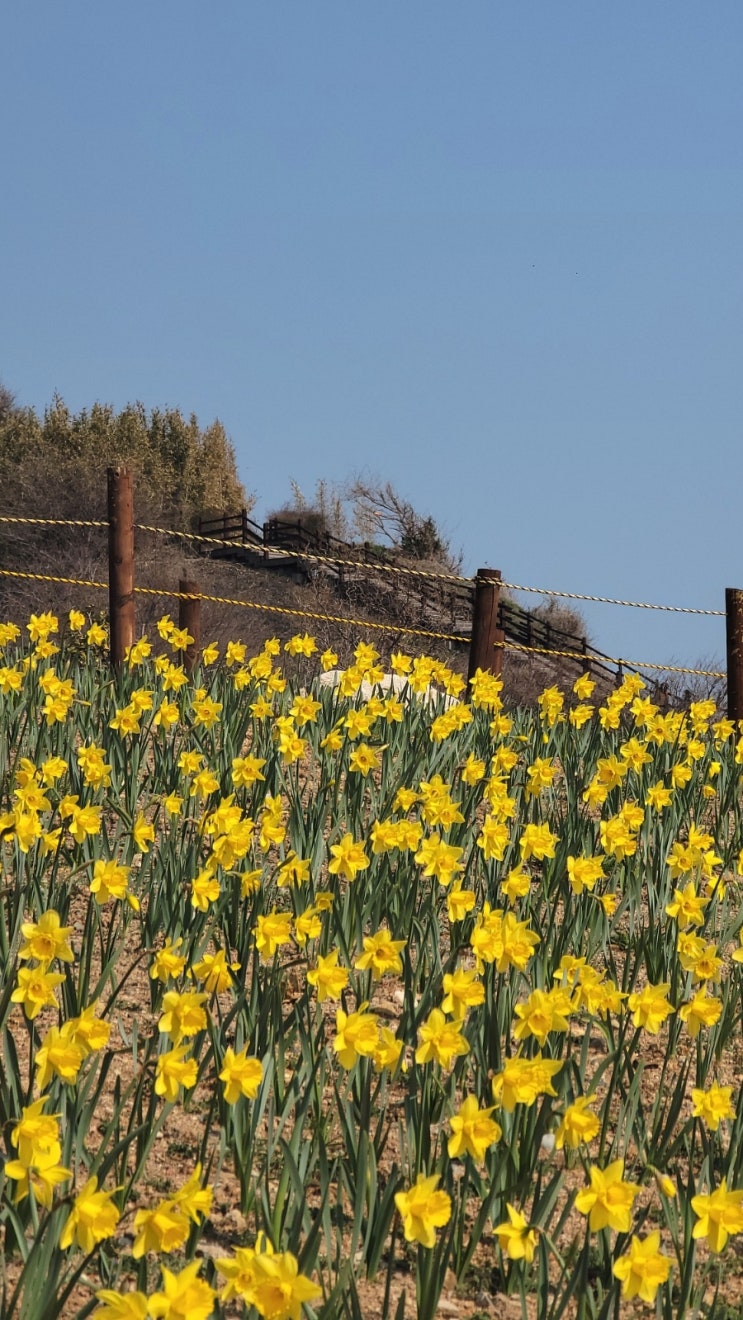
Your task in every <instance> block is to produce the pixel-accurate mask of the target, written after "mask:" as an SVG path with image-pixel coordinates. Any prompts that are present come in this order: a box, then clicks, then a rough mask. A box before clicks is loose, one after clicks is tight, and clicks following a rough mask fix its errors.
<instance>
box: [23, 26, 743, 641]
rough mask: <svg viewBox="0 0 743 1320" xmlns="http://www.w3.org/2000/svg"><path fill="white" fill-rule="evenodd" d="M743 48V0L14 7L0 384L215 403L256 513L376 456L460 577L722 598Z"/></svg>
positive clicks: (28, 395) (736, 399)
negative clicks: (477, 574)
mask: <svg viewBox="0 0 743 1320" xmlns="http://www.w3.org/2000/svg"><path fill="white" fill-rule="evenodd" d="M742 60H743V5H741V3H740V0H715V3H714V4H709V5H703V4H700V3H698V0H653V3H650V4H648V3H647V0H641V2H640V0H623V3H621V4H611V5H610V4H606V3H601V4H597V3H596V0H521V2H520V3H517V2H516V0H507V2H506V0H466V2H465V0H462V2H461V3H452V0H446V2H445V3H443V2H441V0H394V2H393V0H374V2H373V3H371V0H367V2H366V3H361V0H356V2H355V3H349V0H342V2H341V0H270V3H266V2H265V0H263V2H262V3H254V2H253V0H219V2H218V3H213V4H205V3H203V0H201V2H200V3H193V2H192V0H177V2H176V0H158V3H157V4H153V3H152V2H151V0H148V3H142V0H127V3H126V4H119V5H113V4H109V3H93V2H92V0H88V2H86V3H82V2H81V0H65V3H64V4H59V3H58V2H56V3H50V0H37V2H36V3H35V4H34V5H10V6H7V7H6V10H5V14H4V18H3V38H2V87H3V96H2V103H3V111H2V113H3V119H4V133H3V161H2V185H1V189H0V266H1V271H0V274H1V279H0V377H2V379H3V381H4V382H5V384H6V385H8V386H9V387H10V388H11V389H13V390H14V391H15V392H16V394H17V396H18V399H19V401H20V402H22V403H24V404H33V405H34V406H36V407H37V408H38V409H40V410H43V408H44V406H45V405H46V404H48V403H49V401H50V399H51V397H52V394H53V392H54V391H58V392H59V393H60V394H61V395H62V396H63V397H64V399H65V400H66V401H67V403H68V404H69V405H70V406H71V407H72V408H73V409H75V410H77V409H79V408H82V407H84V406H88V405H90V404H91V403H92V402H94V401H95V400H96V399H100V400H102V401H107V402H111V403H113V404H115V405H116V406H117V407H118V406H122V405H124V404H125V403H126V402H127V401H128V400H133V399H140V400H142V402H143V403H145V404H146V405H147V406H148V407H153V406H165V405H173V406H178V407H180V408H181V409H182V410H184V411H185V412H187V413H189V412H191V411H194V412H196V413H197V414H198V416H199V418H200V419H201V420H202V421H203V422H207V421H210V420H211V419H212V418H214V417H215V416H218V417H219V418H220V419H221V420H222V421H223V423H224V425H225V426H226V428H227V431H228V433H229V434H230V436H231V438H232V440H233V442H234V444H235V448H236V451H237V455H238V460H239V465H240V471H241V475H242V478H243V480H244V481H245V483H246V485H247V486H248V488H249V489H251V490H252V491H254V492H255V493H256V495H257V497H258V504H257V512H258V514H259V516H261V517H262V516H263V515H264V514H265V513H266V512H267V511H268V510H269V509H271V508H275V507H276V506H277V505H279V504H281V503H283V502H284V501H285V500H286V497H287V495H288V491H289V478H290V477H293V478H294V479H296V480H297V481H298V482H299V484H300V485H301V486H302V487H303V488H305V489H307V490H308V491H311V490H312V488H313V486H314V483H315V480H316V479H317V478H318V477H328V478H337V479H343V478H345V477H347V476H349V475H351V474H353V473H355V472H359V471H360V472H363V473H365V474H367V475H376V476H378V477H380V478H381V479H383V480H388V479H389V480H391V481H392V482H393V483H394V484H395V485H396V487H397V488H398V490H399V491H400V493H401V494H403V495H404V496H406V497H407V498H409V499H410V500H412V501H413V502H414V503H415V504H416V506H417V507H419V508H420V509H421V511H422V512H424V513H429V512H430V513H431V514H432V515H433V516H434V517H435V518H436V520H437V521H438V522H439V523H440V524H441V525H442V526H443V527H444V529H445V530H446V532H447V533H448V534H449V535H450V537H451V540H452V543H453V545H454V546H455V547H456V548H459V547H461V549H462V550H463V552H464V557H465V569H466V570H467V571H468V572H472V571H474V570H475V569H476V568H477V567H478V566H480V565H483V566H484V565H490V566H493V567H498V568H500V569H501V570H502V572H503V574H504V576H505V577H506V578H507V579H508V580H510V581H513V582H522V583H525V584H530V585H535V586H542V585H543V586H547V587H556V588H562V589H566V590H573V591H579V592H587V593H592V594H593V593H595V594H600V595H611V596H613V595H618V596H622V597H625V596H629V597H632V598H635V599H641V600H649V601H659V602H662V603H672V604H682V605H693V606H700V607H707V608H713V609H715V608H723V607H724V596H723V591H724V587H725V586H739V587H743V553H742V551H741V540H742V538H741V524H742V522H743V479H742V478H743V473H742V472H741V468H742V466H743V464H742V463H741V452H742V451H741V443H740V441H741V423H742V420H743V419H742V413H743V407H742V404H743V397H742V393H743V370H742V364H743V343H742V335H741V316H742V314H743V261H742V256H741V253H742V250H743V246H742V235H743V229H742V221H743V132H742V131H741V130H742V129H743V114H742V110H743V104H742V103H743V79H741V67H742ZM585 617H586V619H587V623H588V626H589V629H590V631H591V633H592V636H593V639H594V641H595V642H596V644H597V645H599V646H600V647H601V648H602V649H603V650H604V651H607V652H609V653H613V654H621V655H624V656H629V657H631V658H636V659H647V660H658V661H663V662H667V661H669V660H672V659H675V660H676V661H677V662H679V663H692V664H693V663H695V662H696V661H697V660H698V659H699V658H700V657H705V658H707V659H710V658H711V657H713V656H716V657H717V659H718V660H720V659H721V658H722V657H723V656H724V631H723V628H722V626H721V621H720V620H711V621H707V620H703V619H699V620H695V619H693V618H688V617H684V616H676V615H661V614H652V615H651V614H648V613H647V612H641V611H627V610H620V609H615V608H610V607H608V606H600V607H599V606H595V607H590V608H588V609H587V610H586V611H585Z"/></svg>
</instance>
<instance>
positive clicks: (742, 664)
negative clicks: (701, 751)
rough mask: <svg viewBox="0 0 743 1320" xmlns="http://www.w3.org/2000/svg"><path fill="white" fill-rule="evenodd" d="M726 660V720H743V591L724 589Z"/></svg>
mask: <svg viewBox="0 0 743 1320" xmlns="http://www.w3.org/2000/svg"><path fill="white" fill-rule="evenodd" d="M725 636H726V641H727V660H728V719H731V720H742V719H743V591H739V590H738V589H737V587H726V588H725Z"/></svg>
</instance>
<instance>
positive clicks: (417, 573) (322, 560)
mask: <svg viewBox="0 0 743 1320" xmlns="http://www.w3.org/2000/svg"><path fill="white" fill-rule="evenodd" d="M0 523H12V524H20V525H24V524H25V525H28V526H30V527H97V528H106V529H108V527H109V523H108V521H107V520H103V519H90V518H21V517H11V516H8V515H0ZM134 530H135V531H139V532H150V533H152V534H154V535H158V536H170V537H175V538H177V539H178V540H182V541H194V542H197V543H201V544H204V545H213V546H220V547H222V548H223V549H229V550H234V549H235V546H236V544H239V543H237V542H235V541H234V540H228V539H225V538H224V537H219V536H205V535H203V534H202V533H199V532H183V531H180V530H178V529H176V528H173V527H158V526H156V525H154V524H150V523H134ZM263 548H264V550H265V551H266V552H268V553H270V554H272V555H278V556H280V557H283V558H286V559H307V560H310V561H312V562H314V563H318V564H333V565H335V566H337V567H340V568H360V569H365V570H366V571H368V572H380V573H393V574H394V573H398V574H401V575H404V576H407V577H419V578H428V579H430V580H431V581H434V582H449V583H453V584H456V585H458V586H467V587H471V586H473V585H474V583H475V582H476V581H477V578H476V577H465V576H463V575H462V574H456V573H436V572H433V571H432V570H430V569H423V568H410V567H408V566H406V565H403V564H387V563H382V562H381V561H379V562H378V561H375V560H374V559H373V558H372V559H368V560H367V559H347V558H345V557H343V558H341V557H340V556H334V555H320V554H317V553H315V552H314V551H309V550H302V549H300V548H297V549H293V550H285V549H283V548H282V547H281V546H277V545H270V544H266V545H265V546H264V547H263ZM501 587H503V588H505V589H506V590H507V591H523V592H525V593H527V594H530V595H535V596H552V597H555V598H559V599H561V600H582V601H587V602H593V603H595V604H599V605H622V606H625V607H628V608H630V609H635V610H660V611H663V612H664V613H667V614H695V615H701V616H705V617H708V618H716V619H724V618H725V615H726V611H725V610H707V609H699V608H697V607H695V606H690V605H660V604H656V603H654V602H648V601H641V600H623V599H622V598H621V597H617V596H593V595H590V594H588V593H586V592H579V591H558V590H556V589H555V588H552V587H531V586H525V585H524V584H523V583H520V582H506V581H505V579H501Z"/></svg>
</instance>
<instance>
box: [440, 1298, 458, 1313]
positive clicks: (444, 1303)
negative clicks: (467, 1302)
mask: <svg viewBox="0 0 743 1320" xmlns="http://www.w3.org/2000/svg"><path fill="white" fill-rule="evenodd" d="M437 1314H438V1315H461V1311H460V1309H459V1303H458V1302H452V1301H451V1300H450V1299H449V1298H448V1297H442V1298H441V1300H440V1301H439V1305H438V1309H437Z"/></svg>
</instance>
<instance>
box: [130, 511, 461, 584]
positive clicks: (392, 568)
mask: <svg viewBox="0 0 743 1320" xmlns="http://www.w3.org/2000/svg"><path fill="white" fill-rule="evenodd" d="M134 525H135V528H136V530H137V531H140V532H157V533H159V534H160V535H161V536H178V537H180V538H181V540H183V541H200V542H203V543H205V544H206V545H223V546H228V547H229V548H230V549H231V550H234V549H235V546H241V545H244V547H245V548H246V549H248V550H249V549H251V547H252V545H253V543H251V542H249V541H247V542H242V541H228V540H225V539H224V538H222V537H219V536H202V535H200V534H197V533H196V532H176V531H172V530H170V529H168V528H167V527H150V526H148V525H147V524H146V523H135V524H134ZM253 548H254V549H255V551H256V553H257V554H260V553H261V552H262V551H265V552H266V553H267V554H272V555H282V556H284V558H286V559H311V560H312V561H313V563H317V564H337V565H340V567H342V568H366V569H372V570H374V571H375V572H383V573H404V574H406V575H407V576H408V577H421V578H431V579H433V580H434V581H436V582H459V583H464V584H467V585H471V584H472V583H473V582H474V578H466V577H460V576H459V575H457V574H453V573H432V572H429V571H428V570H427V569H423V568H403V567H402V565H399V564H382V563H379V564H377V563H374V562H367V560H365V559H336V558H334V557H333V556H332V555H318V554H314V553H313V552H312V551H310V550H282V549H281V548H280V547H279V546H277V545H262V544H261V542H255V545H254V547H253Z"/></svg>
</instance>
